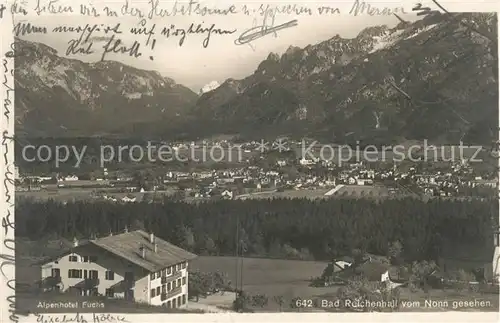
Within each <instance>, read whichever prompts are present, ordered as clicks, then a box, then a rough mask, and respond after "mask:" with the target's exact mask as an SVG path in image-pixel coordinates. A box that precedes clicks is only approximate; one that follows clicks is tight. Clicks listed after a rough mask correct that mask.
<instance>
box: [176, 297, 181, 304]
mask: <svg viewBox="0 0 500 323" xmlns="http://www.w3.org/2000/svg"><path fill="white" fill-rule="evenodd" d="M177 306H181V297H180V296H179V297H177Z"/></svg>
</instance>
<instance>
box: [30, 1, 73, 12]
mask: <svg viewBox="0 0 500 323" xmlns="http://www.w3.org/2000/svg"><path fill="white" fill-rule="evenodd" d="M40 1H41V0H37V1H36V7H35V12H36V14H37V15H40V14H42V13H49V14H68V13H73V8H72V7H71V6H61V5H59V4H58V2H59V0H50V1H49V3H48V4H47V5H44V4H42V3H41V2H40Z"/></svg>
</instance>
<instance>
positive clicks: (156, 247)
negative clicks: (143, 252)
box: [155, 243, 158, 253]
mask: <svg viewBox="0 0 500 323" xmlns="http://www.w3.org/2000/svg"><path fill="white" fill-rule="evenodd" d="M157 252H158V244H157V243H155V253H157Z"/></svg>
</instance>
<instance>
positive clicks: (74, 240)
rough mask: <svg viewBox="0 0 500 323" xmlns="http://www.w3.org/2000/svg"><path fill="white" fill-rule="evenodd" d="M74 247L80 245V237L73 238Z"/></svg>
mask: <svg viewBox="0 0 500 323" xmlns="http://www.w3.org/2000/svg"><path fill="white" fill-rule="evenodd" d="M73 247H75V248H76V247H78V239H77V238H76V237H74V238H73Z"/></svg>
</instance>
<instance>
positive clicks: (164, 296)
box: [41, 230, 196, 308]
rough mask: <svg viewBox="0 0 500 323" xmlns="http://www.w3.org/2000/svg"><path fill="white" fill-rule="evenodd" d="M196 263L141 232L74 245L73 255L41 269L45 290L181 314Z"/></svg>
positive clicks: (177, 248)
mask: <svg viewBox="0 0 500 323" xmlns="http://www.w3.org/2000/svg"><path fill="white" fill-rule="evenodd" d="M195 257H196V255H194V254H192V253H190V252H187V251H185V250H183V249H181V248H179V247H177V246H174V245H172V244H170V243H168V242H166V241H164V240H162V239H159V238H157V237H155V236H154V235H153V234H148V233H146V232H144V231H142V230H137V231H132V232H125V233H122V234H118V235H110V236H107V237H103V238H99V239H93V240H89V241H87V242H85V243H79V242H78V241H74V245H73V248H71V250H69V251H67V252H65V253H64V254H62V255H60V256H59V257H56V258H55V259H50V260H48V261H45V262H43V263H42V266H41V274H42V275H41V276H42V284H41V287H42V288H43V289H44V290H47V289H55V290H59V291H60V292H70V293H74V294H77V295H81V296H97V295H102V296H106V297H109V298H123V299H126V300H129V301H135V302H140V303H147V304H150V305H163V306H167V307H171V308H182V307H185V306H186V305H187V301H188V266H189V261H190V260H192V259H194V258H195Z"/></svg>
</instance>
